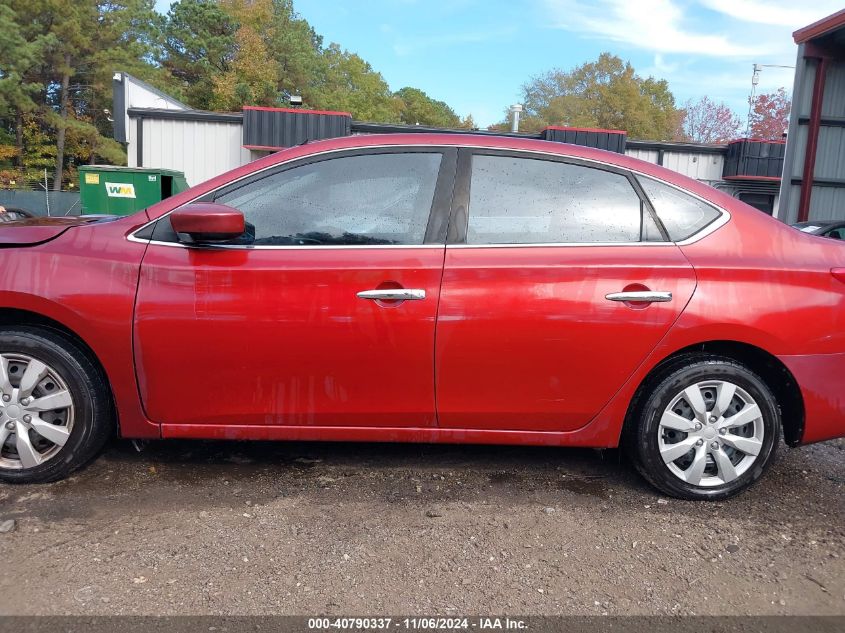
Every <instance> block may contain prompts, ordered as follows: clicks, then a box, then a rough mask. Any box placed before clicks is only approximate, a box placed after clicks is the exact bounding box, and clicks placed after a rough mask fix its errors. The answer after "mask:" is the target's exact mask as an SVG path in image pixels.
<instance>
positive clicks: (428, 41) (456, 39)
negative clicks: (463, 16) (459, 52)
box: [393, 26, 517, 57]
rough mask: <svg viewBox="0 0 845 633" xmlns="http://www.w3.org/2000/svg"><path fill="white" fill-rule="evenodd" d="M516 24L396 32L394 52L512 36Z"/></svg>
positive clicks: (400, 53)
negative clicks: (454, 30)
mask: <svg viewBox="0 0 845 633" xmlns="http://www.w3.org/2000/svg"><path fill="white" fill-rule="evenodd" d="M516 30H517V29H516V27H515V26H508V27H503V28H494V29H488V30H478V31H462V32H460V33H435V34H431V35H417V36H403V35H400V34H398V33H395V32H394V34H395V37H396V39H395V41H394V43H393V52H394V53H396V54H397V55H399V56H400V57H402V56H405V55H411V54H413V53H419V52H421V51H424V50H429V49H432V48H447V47H450V46H454V45H459V44H477V43H479V42H489V41H491V40H501V39H507V38H509V37H511V36H512V35H513V34H514V33H515V32H516Z"/></svg>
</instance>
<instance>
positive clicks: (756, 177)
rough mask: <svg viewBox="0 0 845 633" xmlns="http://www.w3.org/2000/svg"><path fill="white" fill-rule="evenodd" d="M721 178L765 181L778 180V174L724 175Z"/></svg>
mask: <svg viewBox="0 0 845 633" xmlns="http://www.w3.org/2000/svg"><path fill="white" fill-rule="evenodd" d="M722 180H765V181H767V182H780V176H724V177H723V178H722Z"/></svg>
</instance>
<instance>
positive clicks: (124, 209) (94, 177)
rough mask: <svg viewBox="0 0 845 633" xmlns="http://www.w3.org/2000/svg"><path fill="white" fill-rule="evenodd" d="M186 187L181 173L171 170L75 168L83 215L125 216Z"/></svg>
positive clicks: (106, 167) (102, 166) (112, 167)
mask: <svg viewBox="0 0 845 633" xmlns="http://www.w3.org/2000/svg"><path fill="white" fill-rule="evenodd" d="M187 188H188V183H187V181H186V180H185V174H183V173H182V172H181V171H175V170H173V169H154V168H151V167H114V166H112V165H84V166H81V167H80V168H79V193H80V197H81V199H82V213H83V214H85V215H91V214H101V213H104V214H108V215H129V214H130V213H134V212H135V211H139V210H141V209H145V208H147V207H149V206H151V205H153V204H155V203H156V202H160V201H161V200H164V199H165V198H169V197H170V196H172V195H174V194H177V193H179V192H180V191H185V189H187Z"/></svg>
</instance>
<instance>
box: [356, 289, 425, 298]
mask: <svg viewBox="0 0 845 633" xmlns="http://www.w3.org/2000/svg"><path fill="white" fill-rule="evenodd" d="M358 298H359V299H370V300H373V301H419V300H420V299H425V290H420V289H417V288H385V289H384V290H362V291H361V292H359V293H358Z"/></svg>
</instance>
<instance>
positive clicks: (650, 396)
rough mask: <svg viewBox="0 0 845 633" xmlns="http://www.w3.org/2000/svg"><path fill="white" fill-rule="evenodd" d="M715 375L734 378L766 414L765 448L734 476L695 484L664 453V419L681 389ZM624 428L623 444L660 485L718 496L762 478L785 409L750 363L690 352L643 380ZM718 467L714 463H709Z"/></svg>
mask: <svg viewBox="0 0 845 633" xmlns="http://www.w3.org/2000/svg"><path fill="white" fill-rule="evenodd" d="M710 380H713V381H727V382H731V383H733V384H734V385H736V386H737V387H739V388H740V389H742V390H744V391H745V392H746V393H747V394H748V395H749V396H751V398H753V399H754V401H755V402H756V404H757V405H758V406H759V407H760V411H761V413H762V416H761V417H762V421H763V439H762V447H761V448H760V452H759V454H758V455H757V457H756V460H755V461H753V463H751V465H750V467H748V468H747V470H746V471H745V472H743V473H742V474H740V475H739V477H737V478H736V479H734V480H733V481H730V482H729V483H723V484H720V485H716V486H700V485H692V484H690V483H688V482H687V481H684V480H683V479H681V478H680V477H679V476H678V475H676V474H675V473H673V472H672V470H670V467H669V466H668V465H667V464H665V463H664V460H663V458H662V457H661V454H660V449H659V439H658V434H659V427H660V420H661V416H662V415H663V412H664V411H665V410H666V408H667V407H668V406H669V405H670V404H672V402H673V399H674V398H676V396H677V395H678V394H680V392H681V391H683V390H684V389H686V388H687V387H689V386H691V385H695V384H697V383H700V382H706V381H710ZM625 429H626V436H625V438H623V443H624V447H625V449H626V452H627V454H628V456H629V457H630V459H631V460H632V462H633V464H634V466H635V467H636V469H637V470H638V471H639V472H640V474H642V476H643V477H645V479H646V480H647V481H648V482H649V483H651V484H652V485H653V486H654V487H655V488H657V489H658V490H660V491H661V492H663V493H665V494H667V495H669V496H671V497H676V498H678V499H689V500H713V501H715V500H720V499H727V498H728V497H732V496H734V495H736V494H738V493H740V492H742V491H743V490H745V489H746V488H748V487H749V486H751V485H752V484H753V483H754V482H756V481H757V480H758V479H760V477H761V476H762V475H763V473H764V472H765V471H766V469H767V468H768V467H769V465H770V464H771V463H772V461H773V460H774V457H775V454H776V452H777V447H778V444H779V442H780V436H781V411H780V407H779V405H778V403H777V400H776V398H775V396H774V394H773V393H772V391H771V389H769V387H768V386H767V385H766V384H765V383H764V382H763V380H762V379H761V378H760V377H759V376H758V375H757V374H755V373H754V372H753V371H751V370H750V369H749V368H748V367H746V366H744V365H742V364H741V363H739V362H737V361H735V360H733V359H731V358H726V357H722V356H716V355H712V354H704V353H700V354H689V355H685V356H681V357H678V358H677V359H674V360H673V361H670V362H669V363H667V364H666V365H664V366H663V367H661V368H659V369H658V370H657V371H656V372H655V374H654V375H653V376H651V377H650V379H648V380H647V381H646V382H645V383H644V384H643V386H642V387H641V388H640V389H639V390H638V393H637V395H636V396H635V399H634V402H632V406H631V410H630V417H629V419H628V420H627V422H626V426H625ZM716 439H717V440H718V439H719V438H718V437H717V438H716ZM710 459H711V460H712V457H711V458H710ZM713 467H715V464H714V465H711V466H709V468H713Z"/></svg>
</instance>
